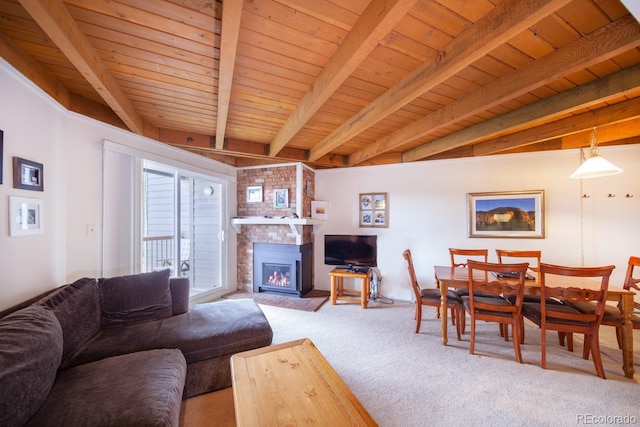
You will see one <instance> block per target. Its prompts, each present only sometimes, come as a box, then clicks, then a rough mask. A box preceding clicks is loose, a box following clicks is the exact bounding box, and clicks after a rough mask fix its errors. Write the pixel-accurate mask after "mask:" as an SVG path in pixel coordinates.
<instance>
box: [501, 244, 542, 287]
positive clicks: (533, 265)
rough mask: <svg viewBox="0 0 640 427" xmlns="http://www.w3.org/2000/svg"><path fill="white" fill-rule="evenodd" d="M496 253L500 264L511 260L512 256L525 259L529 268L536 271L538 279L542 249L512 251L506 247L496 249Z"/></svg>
mask: <svg viewBox="0 0 640 427" xmlns="http://www.w3.org/2000/svg"><path fill="white" fill-rule="evenodd" d="M496 255H497V256H498V262H499V263H500V264H503V263H507V262H513V260H512V258H521V259H526V260H527V262H528V263H529V270H531V271H533V272H535V273H538V280H540V260H541V258H542V251H538V250H532V251H529V250H526V251H518V250H516V251H512V250H507V249H496Z"/></svg>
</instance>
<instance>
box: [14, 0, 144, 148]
mask: <svg viewBox="0 0 640 427" xmlns="http://www.w3.org/2000/svg"><path fill="white" fill-rule="evenodd" d="M19 1H20V4H21V5H22V7H24V8H25V10H26V11H27V12H28V13H29V14H30V15H31V17H32V18H33V19H34V20H35V21H36V22H37V23H38V25H39V26H40V28H42V30H43V31H44V32H45V33H46V34H47V36H49V38H51V40H53V42H54V43H55V44H56V46H58V48H59V49H60V50H61V51H62V52H63V53H64V54H65V55H66V56H67V58H68V59H69V61H71V63H72V64H73V65H74V66H75V67H76V68H77V69H78V71H80V72H81V73H82V75H83V76H84V77H85V79H87V81H88V82H89V83H90V84H91V86H93V88H94V89H95V90H96V91H97V92H98V93H99V94H100V96H101V97H102V99H104V100H105V102H106V103H107V104H108V105H109V107H111V109H113V111H115V112H116V114H117V115H118V117H120V119H122V121H123V122H124V123H125V124H126V125H127V127H128V128H129V129H130V130H131V131H132V132H135V133H137V134H140V135H141V134H142V133H143V130H144V125H143V121H142V117H140V116H139V115H138V113H137V112H136V111H135V109H134V107H133V105H132V104H131V102H130V101H129V99H128V98H127V97H126V96H125V94H124V92H123V91H122V89H121V88H120V86H119V85H118V83H117V82H116V80H115V79H114V78H113V76H112V75H111V73H110V72H109V70H108V69H107V67H106V66H105V64H104V63H103V62H102V60H101V59H100V57H99V56H98V55H97V53H96V52H95V50H94V49H93V47H92V46H91V44H90V43H89V40H87V38H86V36H85V35H84V34H83V33H82V31H81V30H80V28H79V27H78V24H77V23H76V22H75V20H74V19H73V17H72V16H71V14H70V13H69V11H68V10H67V8H66V7H65V5H64V4H63V3H62V1H60V0H19Z"/></svg>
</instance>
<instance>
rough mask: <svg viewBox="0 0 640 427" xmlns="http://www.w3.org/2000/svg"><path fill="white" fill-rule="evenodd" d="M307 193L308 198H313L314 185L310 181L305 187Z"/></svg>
mask: <svg viewBox="0 0 640 427" xmlns="http://www.w3.org/2000/svg"><path fill="white" fill-rule="evenodd" d="M304 187H305V189H306V193H307V197H313V184H312V183H311V181H310V180H307V181H306V182H305V185H304Z"/></svg>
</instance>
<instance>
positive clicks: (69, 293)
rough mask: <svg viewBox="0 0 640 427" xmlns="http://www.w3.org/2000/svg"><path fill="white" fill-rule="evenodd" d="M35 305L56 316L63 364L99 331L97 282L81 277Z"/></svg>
mask: <svg viewBox="0 0 640 427" xmlns="http://www.w3.org/2000/svg"><path fill="white" fill-rule="evenodd" d="M38 305H42V306H44V307H47V308H48V309H49V310H50V311H52V312H53V314H55V315H56V317H57V318H58V321H59V322H60V326H61V327H62V336H63V338H64V340H63V342H64V344H63V353H62V365H63V367H64V365H65V364H66V363H67V362H68V361H69V360H70V359H71V358H72V357H73V355H74V354H75V353H76V352H77V351H78V350H80V348H81V347H82V346H83V345H84V344H85V343H86V342H87V341H89V339H90V338H91V337H92V336H94V335H95V334H96V333H97V332H98V329H99V328H100V315H101V313H100V294H99V290H98V281H97V280H96V279H90V278H84V279H79V280H76V281H75V282H73V283H71V284H69V285H66V286H63V287H61V288H60V289H58V290H57V291H56V292H54V293H52V294H50V295H47V296H46V297H44V298H43V299H41V300H40V301H38Z"/></svg>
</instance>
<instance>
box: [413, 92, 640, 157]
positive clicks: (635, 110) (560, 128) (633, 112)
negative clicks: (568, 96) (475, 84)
mask: <svg viewBox="0 0 640 427" xmlns="http://www.w3.org/2000/svg"><path fill="white" fill-rule="evenodd" d="M638 117H640V98H634V99H631V100H629V101H625V102H619V103H617V104H614V105H610V106H608V107H603V108H599V109H597V110H594V111H588V112H586V113H582V114H577V115H575V116H571V117H567V118H564V119H561V120H557V121H555V122H551V123H546V124H543V125H540V126H537V127H533V128H529V129H526V130H523V131H520V132H516V133H513V134H510V135H505V136H501V137H499V138H496V139H493V140H491V141H487V142H483V143H480V144H476V145H474V146H473V154H474V156H481V155H486V154H492V153H498V152H500V151H505V150H510V149H513V148H518V147H522V146H525V145H529V144H535V143H537V142H542V141H546V140H549V139H553V138H557V137H563V136H566V135H571V134H575V133H578V132H582V131H585V130H588V129H591V128H594V127H598V126H603V125H609V124H613V123H619V122H624V121H626V120H632V119H637V118H638ZM636 135H640V129H638V130H637V133H636ZM585 145H588V144H585ZM404 160H405V158H404V157H403V161H404Z"/></svg>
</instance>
